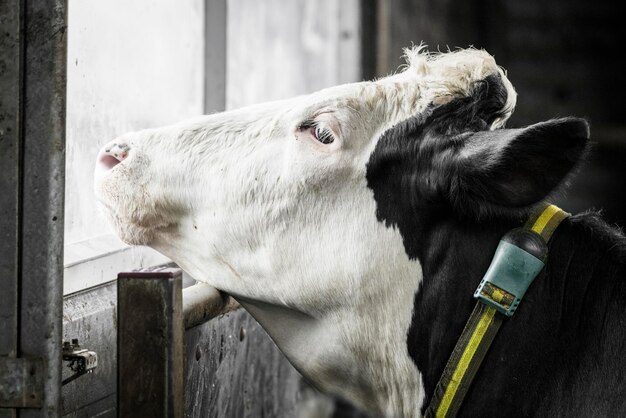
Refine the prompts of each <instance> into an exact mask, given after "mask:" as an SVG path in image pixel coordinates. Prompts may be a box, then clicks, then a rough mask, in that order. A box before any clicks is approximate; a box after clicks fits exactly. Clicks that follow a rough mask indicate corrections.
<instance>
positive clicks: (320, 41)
mask: <svg viewBox="0 0 626 418" xmlns="http://www.w3.org/2000/svg"><path fill="white" fill-rule="evenodd" d="M358 3H359V1H358V0H263V1H259V0H228V9H227V10H228V21H227V22H228V25H227V41H226V42H227V48H228V50H227V61H226V62H227V66H226V74H227V76H226V107H227V108H229V109H232V108H237V107H241V106H244V105H248V104H252V103H258V102H263V101H267V100H276V99H283V98H288V97H292V96H295V95H298V94H304V93H310V92H313V91H316V90H319V89H321V88H324V87H329V86H333V85H336V84H342V83H346V82H353V81H359V77H360V71H359V68H360V65H359V59H360V55H359V33H358V32H359V16H358Z"/></svg>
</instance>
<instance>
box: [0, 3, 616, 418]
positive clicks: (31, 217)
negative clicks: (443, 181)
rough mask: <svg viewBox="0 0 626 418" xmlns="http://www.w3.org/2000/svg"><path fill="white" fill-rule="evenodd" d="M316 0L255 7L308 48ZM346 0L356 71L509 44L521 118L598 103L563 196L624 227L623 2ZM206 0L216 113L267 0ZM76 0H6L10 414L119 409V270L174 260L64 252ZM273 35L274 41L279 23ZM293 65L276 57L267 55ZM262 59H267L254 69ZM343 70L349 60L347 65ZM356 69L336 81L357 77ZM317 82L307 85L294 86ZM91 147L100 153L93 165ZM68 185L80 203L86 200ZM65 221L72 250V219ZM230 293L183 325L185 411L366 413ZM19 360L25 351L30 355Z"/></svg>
mask: <svg viewBox="0 0 626 418" xmlns="http://www.w3.org/2000/svg"><path fill="white" fill-rule="evenodd" d="M309 1H312V0H298V1H297V2H294V4H292V5H291V6H292V8H288V10H290V12H289V13H291V12H293V13H292V14H294V13H295V15H289V16H287V15H283V13H284V14H286V13H287V12H286V11H285V10H286V9H285V8H284V7H283V6H284V4H281V2H280V1H271V2H268V3H267V5H266V6H259V5H256V6H255V7H266V10H264V12H265V13H264V14H258V16H256V17H255V16H252V17H253V18H256V19H257V20H259V22H258V27H260V28H261V29H262V30H263V31H266V32H267V33H270V35H271V34H272V33H273V32H272V30H273V29H272V28H273V26H272V25H277V24H279V23H281V22H283V21H284V22H285V26H287V23H288V22H290V23H291V24H293V27H294V34H295V35H294V37H293V39H291V41H293V43H294V45H295V47H294V48H296V50H297V49H298V48H300V47H302V45H301V44H302V43H303V41H302V39H300V38H298V34H300V32H299V28H300V25H301V23H300V21H298V20H293V19H294V16H295V17H296V18H301V19H303V20H304V17H306V16H304V15H306V14H307V13H309V12H310V13H314V12H316V9H315V7H313V8H312V9H311V7H312V6H311V4H310V3H309ZM341 1H342V0H327V1H325V2H324V5H325V6H332V7H334V8H333V9H332V11H330V12H328V11H327V13H334V14H335V15H336V16H333V18H334V19H335V20H330V21H329V22H330V23H328V22H327V23H326V24H327V25H328V26H323V25H322V26H323V28H327V27H331V26H332V25H335V24H337V25H343V23H342V22H344V16H342V15H341V13H343V12H345V11H346V10H347V11H348V12H347V13H350V16H349V17H350V18H351V20H350V22H353V23H354V25H353V26H350V25H347V26H345V27H344V26H342V28H341V30H338V31H336V32H337V38H336V39H335V38H332V37H331V36H330V35H329V36H328V39H331V38H332V39H331V41H332V42H334V43H336V44H339V43H341V42H345V45H347V47H346V46H345V45H344V44H342V45H344V46H340V47H338V48H337V51H338V55H337V56H339V57H341V58H342V60H343V61H342V62H344V61H345V63H348V64H350V65H352V67H353V68H354V74H356V75H355V76H354V77H355V78H357V79H358V80H365V79H371V78H375V77H380V76H384V75H386V74H389V73H392V72H394V71H396V69H397V68H398V67H399V66H400V65H401V64H403V60H402V58H401V54H402V52H401V51H402V48H404V47H406V46H410V45H411V44H419V43H420V42H424V43H425V44H427V45H428V47H429V49H430V50H437V49H440V50H442V51H444V50H446V49H448V48H450V49H454V48H457V47H462V48H466V47H469V46H473V47H476V48H484V49H486V50H487V51H488V52H490V53H491V54H493V55H494V56H495V58H496V61H497V62H498V64H499V65H501V66H502V67H504V68H505V69H506V71H507V74H508V77H509V78H510V80H511V82H512V83H513V85H514V86H515V88H516V90H517V92H518V103H517V108H516V111H515V113H514V114H513V117H512V119H511V120H510V122H509V123H508V126H509V127H518V126H524V125H527V124H531V123H535V122H539V121H543V120H546V119H549V118H553V117H558V116H568V115H573V116H579V117H584V118H586V119H587V120H588V121H589V122H590V125H591V138H592V140H593V141H594V143H595V144H594V146H593V149H592V152H591V154H590V155H589V158H588V162H587V163H586V164H585V165H584V166H583V167H581V169H580V171H579V172H578V173H577V174H576V175H575V176H574V177H573V178H572V179H571V181H570V183H571V186H570V188H569V191H568V193H567V194H565V195H559V196H556V197H555V201H556V203H557V204H559V205H560V206H561V207H563V208H564V209H566V210H568V211H570V212H573V213H577V212H581V211H586V210H598V211H601V212H602V213H603V216H604V218H605V219H606V220H607V221H608V222H609V223H611V224H615V225H618V226H620V227H626V197H625V196H624V190H626V113H625V112H624V105H623V101H624V97H626V83H624V82H623V80H622V79H621V75H622V73H623V70H622V67H621V65H622V57H621V55H620V54H621V52H622V49H623V45H624V41H625V40H626V37H625V36H624V32H625V31H624V27H623V26H622V25H623V17H622V16H621V14H620V13H619V12H618V11H617V9H618V7H617V6H616V5H615V2H609V1H607V0H599V1H596V2H591V3H590V2H583V1H581V0H554V1H552V2H546V1H539V0H529V1H513V0H504V1H493V0H477V1H460V0H445V1H432V0H397V1H386V0H353V1H351V2H344V3H343V6H341V7H340V6H339V4H340V3H341ZM197 3H198V4H201V5H202V7H203V8H202V12H201V13H200V14H202V19H203V20H202V22H203V25H204V26H203V27H202V28H201V30H200V32H201V35H202V36H203V39H204V40H211V42H206V44H203V45H204V46H203V47H202V48H203V52H204V56H203V58H202V60H203V63H204V66H205V67H204V74H203V75H202V77H201V78H202V83H203V86H204V90H203V91H202V97H201V98H200V101H201V102H202V103H201V105H200V107H201V108H202V109H201V110H202V111H204V112H207V113H208V112H213V111H220V110H224V109H226V108H228V107H229V103H230V104H231V105H232V104H233V103H234V104H239V103H240V101H238V99H237V98H236V97H234V98H228V97H227V92H226V91H227V86H228V85H229V71H230V70H231V68H230V67H228V66H227V65H226V61H227V56H228V51H232V50H236V49H237V48H239V49H243V48H244V47H245V45H237V44H236V43H235V42H234V39H235V38H234V37H233V36H231V37H230V38H229V36H230V35H232V34H233V32H234V31H237V30H243V28H239V29H238V28H237V27H232V26H236V25H234V24H232V22H231V21H230V20H228V19H226V17H227V15H228V14H229V13H231V16H245V17H246V18H247V19H249V18H250V16H248V15H246V14H245V13H244V12H245V11H246V10H244V9H245V8H246V7H247V6H250V7H252V6H251V5H252V4H253V3H256V2H254V1H252V2H249V1H243V0H199V1H198V2H197ZM346 3H347V4H349V5H350V6H349V7H348V6H346ZM73 4H74V1H73V0H43V1H31V0H3V1H2V2H1V3H0V77H1V78H0V155H2V156H3V158H1V159H0V193H2V199H1V200H0V209H1V211H0V213H2V215H3V221H2V223H1V224H0V235H1V236H2V240H1V241H2V242H0V394H1V395H2V396H0V418H16V417H44V416H63V417H68V418H69V417H71V418H79V417H95V416H98V417H114V416H118V413H119V411H118V403H117V402H118V394H119V393H120V392H122V391H123V389H125V388H120V387H119V383H118V380H117V361H118V358H119V355H120V351H122V350H124V349H125V347H119V346H118V341H117V334H116V333H117V331H118V329H117V327H118V319H117V317H116V313H117V297H118V296H117V293H116V283H115V279H116V275H117V273H118V272H120V271H122V270H131V269H134V268H139V267H151V266H153V265H157V264H159V265H160V264H162V263H163V260H162V259H161V258H158V257H157V256H148V255H145V256H144V255H143V253H142V255H141V256H133V254H135V253H132V252H131V250H127V249H126V248H124V249H121V250H120V254H122V253H124V254H127V257H126V256H125V257H126V258H123V260H124V262H125V263H127V264H126V265H125V266H124V267H119V265H117V264H115V265H109V264H107V266H106V268H103V267H98V268H99V269H100V270H97V272H98V273H97V275H98V277H99V278H98V279H97V280H95V281H93V280H91V279H87V278H86V279H85V282H86V283H91V284H88V285H83V284H81V285H76V286H74V285H72V284H71V283H70V284H69V285H68V283H69V282H68V281H67V277H68V272H69V270H72V269H73V270H72V272H73V273H72V274H75V275H88V274H92V275H95V273H94V271H96V270H89V269H88V268H85V269H83V270H79V267H80V266H85V267H88V266H91V264H87V263H84V264H81V263H82V261H81V262H80V263H79V262H78V261H77V262H75V263H68V261H67V260H66V261H65V264H64V262H63V251H64V242H63V237H64V235H63V221H64V216H63V213H64V202H63V196H64V190H66V191H68V190H69V189H70V188H71V187H73V184H74V183H72V182H73V181H75V180H72V182H71V181H70V180H69V178H70V173H69V171H68V174H67V178H66V175H64V174H63V173H64V172H65V171H64V170H65V166H68V167H69V166H70V165H71V161H70V160H71V159H74V158H79V157H78V156H77V155H76V154H72V153H70V152H66V148H65V145H66V141H65V136H66V129H67V134H68V137H69V136H70V135H72V134H73V130H74V128H75V127H74V126H73V125H72V126H70V124H69V123H68V125H67V128H66V125H65V123H66V97H67V101H68V108H70V107H69V105H70V104H71V103H70V102H72V100H74V99H73V96H72V95H71V94H70V92H68V90H67V87H66V86H67V79H66V76H67V73H68V71H69V68H71V67H72V66H76V67H78V66H79V65H82V62H80V63H79V60H78V59H76V60H75V62H74V60H73V58H72V56H68V53H67V32H71V31H72V30H73V28H76V31H77V32H76V33H78V31H80V30H86V29H84V28H82V27H81V25H80V22H73V21H69V22H68V19H67V16H68V9H70V8H71V7H73ZM307 4H308V6H309V8H306V7H305V6H306V5H307ZM154 7H159V3H158V2H157V3H155V6H154ZM181 7H182V6H181ZM342 7H347V8H346V9H343V8H342ZM254 10H257V9H254ZM311 11H312V12H311ZM235 13H238V14H235ZM320 19H322V18H320ZM227 22H229V23H228V24H227ZM318 23H319V22H318ZM73 25H74V26H73ZM228 25H231V27H227V26H228ZM255 27H256V26H255ZM289 28H291V27H289ZM335 29H336V28H335ZM290 30H291V29H290ZM322 32H323V29H322ZM333 33H334V32H333ZM323 35H324V36H325V34H323ZM259 36H260V35H259ZM263 39H269V40H270V41H269V42H271V40H272V37H271V36H269V35H267V36H266V37H264V38H263ZM342 48H343V49H342ZM345 48H352V49H350V50H346V49H345ZM302 49H303V50H304V49H305V48H304V47H302ZM94 50H95V49H94ZM342 51H343V52H342ZM303 54H304V52H303ZM353 57H356V58H354V59H353ZM355 60H356V62H352V61H355ZM323 64H324V63H323V62H322V64H319V63H318V64H317V65H322V66H323ZM330 64H331V63H328V65H330ZM332 64H333V65H337V66H338V67H341V65H342V63H341V62H340V63H332ZM286 65H287V63H285V62H272V63H269V64H268V67H270V68H271V67H272V66H274V67H280V68H282V67H284V66H286ZM311 66H312V67H313V65H311ZM233 67H234V66H233ZM248 70H249V71H250V72H252V73H253V72H254V71H255V68H249V69H248ZM309 70H310V71H311V72H314V71H318V70H319V69H317V68H313V69H309ZM322 70H323V69H322ZM322 70H319V71H322ZM293 71H295V70H293ZM337 71H338V73H341V68H339V69H338V70H337ZM270 72H271V71H270ZM354 74H353V75H354ZM189 77H190V78H193V77H195V75H192V76H189ZM342 77H343V78H342ZM350 77H352V75H349V76H343V75H340V76H339V77H338V78H337V79H332V80H333V82H334V83H337V82H338V81H341V82H344V81H345V80H347V79H348V78H350ZM344 79H345V80H344ZM348 81H357V80H348ZM236 82H237V81H235V82H234V83H236ZM231 83H233V82H232V81H231ZM305 87H306V89H313V88H318V87H319V86H318V85H317V84H315V83H311V84H310V85H309V84H306V86H305ZM277 88H278V87H277ZM303 89H305V88H304V87H303ZM306 89H305V90H306ZM303 92H308V91H296V92H295V93H298V94H299V93H303ZM292 93H294V92H290V93H289V94H292ZM72 94H73V93H72ZM77 96H78V94H77ZM166 99H167V98H164V100H166ZM90 100H91V99H90ZM76 102H77V101H76ZM76 102H73V103H76ZM95 102H96V100H95V99H94V103H95ZM90 103H91V102H90ZM94 108H95V104H94ZM94 112H95V111H94ZM70 113H71V112H70V111H68V119H69V117H70V116H71V115H69V114H70ZM129 126H131V127H136V126H135V125H132V124H130V125H129ZM81 129H86V128H85V127H84V126H83V127H82V128H81ZM120 129H121V128H120ZM42 138H44V139H42ZM49 138H52V139H50V140H45V139H49ZM68 143H69V142H68ZM68 149H69V145H68ZM65 158H67V159H65ZM93 158H95V156H91V155H90V156H89V162H88V164H91V162H92V160H93ZM89 167H91V166H89ZM72 175H74V174H72ZM78 177H80V175H79V176H78ZM89 187H91V186H90V185H89ZM88 190H91V189H88ZM69 192H70V194H66V196H70V197H69V198H68V197H66V200H65V207H66V208H67V207H69V201H71V200H72V199H75V197H73V196H74V195H72V194H71V193H72V191H71V190H69ZM50 196H54V198H52V199H51V198H50ZM74 203H75V202H74ZM74 203H72V206H78V204H76V205H74ZM65 213H66V214H67V213H69V212H67V211H66V212H65ZM72 213H73V212H72ZM90 216H94V217H95V215H94V214H91V213H90V214H89V216H88V217H87V219H88V221H90V220H91V218H90ZM67 218H68V219H65V222H66V223H69V222H71V221H73V219H72V218H73V215H70V216H67ZM65 236H66V242H65V248H66V250H65V251H66V257H67V244H68V243H67V236H68V234H67V232H66V233H65ZM116 245H117V244H116ZM116 251H117V250H116ZM107 254H108V253H107ZM136 254H139V253H136ZM133 257H134V258H133ZM150 257H153V258H150ZM120 259H122V258H120ZM138 259H141V262H138V261H137V260H138ZM104 262H105V263H110V262H109V261H106V260H104ZM129 263H130V264H129ZM132 263H135V264H137V265H134V264H132ZM139 264H141V265H139ZM81 268H82V267H81ZM64 272H65V277H66V283H65V286H66V287H65V289H66V290H65V291H63V276H64ZM74 272H75V273H74ZM185 279H186V282H185V283H187V282H189V283H193V279H191V278H187V277H186V278H185ZM68 286H69V287H68ZM30 289H34V290H32V291H30ZM68 289H69V290H68ZM216 294H217V292H216ZM211 297H214V298H223V295H218V296H211ZM220 301H221V302H220V303H221V305H219V307H217V308H215V310H214V311H213V314H211V315H210V316H215V317H214V318H212V319H211V320H206V319H208V318H205V320H204V321H203V322H200V321H198V322H194V323H192V324H188V326H186V330H185V332H184V336H183V337H181V338H183V339H184V341H185V342H184V358H185V363H184V375H183V376H184V377H183V378H184V381H185V393H184V416H186V417H203V416H210V417H228V418H230V417H262V416H263V417H301V418H331V417H332V418H348V417H354V418H356V417H366V415H365V414H364V413H362V412H359V411H357V410H356V409H354V408H353V407H352V406H350V405H349V404H347V403H346V402H343V401H341V400H337V399H334V398H332V397H329V396H327V395H323V394H321V393H319V392H318V391H316V390H315V389H313V388H312V387H310V386H309V385H308V383H307V382H306V381H305V380H304V379H303V378H302V377H301V376H300V374H298V372H296V371H295V369H293V367H292V366H291V365H290V364H289V363H288V362H287V361H286V360H285V358H284V357H283V356H282V354H281V353H280V352H279V350H278V349H277V348H276V346H275V345H274V344H273V342H272V341H271V340H270V339H269V337H268V336H267V334H266V333H265V331H263V329H262V328H261V327H260V326H259V325H258V324H257V323H256V322H255V321H254V319H252V317H251V316H250V315H249V314H248V313H246V312H245V311H244V310H243V309H239V310H235V311H232V312H229V313H224V310H225V309H224V308H225V307H226V305H227V304H228V301H227V300H221V299H220ZM75 338H76V339H78V340H79V341H80V342H81V344H82V345H84V346H85V347H87V348H88V349H89V350H93V351H94V352H97V353H98V366H97V367H96V368H95V369H94V370H93V373H89V374H85V375H83V376H81V377H79V378H78V379H77V380H75V381H72V382H68V383H67V384H65V385H63V386H62V387H61V384H60V382H61V380H62V379H67V378H68V377H70V375H71V374H72V372H71V371H70V370H69V369H68V368H67V367H65V366H67V364H65V363H63V367H62V366H61V362H60V358H61V347H62V341H71V340H72V339H75ZM20 359H26V360H24V362H23V363H20V361H19V360H20ZM16 365H17V366H16ZM11 367H16V369H15V370H17V369H19V370H20V373H21V370H22V368H23V370H26V368H27V367H31V368H32V369H30V370H35V369H37V370H38V371H37V372H36V373H35V372H33V373H32V375H37V376H38V377H39V378H40V380H39V381H38V382H37V383H36V384H37V385H39V386H38V387H39V390H38V391H37V390H35V391H34V392H32V393H33V395H32V396H33V398H32V399H31V400H30V401H27V400H26V401H25V400H24V399H25V398H26V395H24V394H22V395H23V398H24V399H22V398H19V397H18V396H15V394H14V392H13V391H12V387H10V385H9V384H7V383H6V382H7V380H6V379H5V380H2V379H1V378H2V373H8V372H7V370H13V369H11ZM22 377H23V376H22V375H21V374H20V376H19V378H20V379H21V378H22ZM24 379H26V380H28V378H26V377H24ZM8 385H9V386H8ZM24 393H26V392H24ZM7 394H8V395H7ZM18 398H19V399H18ZM176 416H182V415H176Z"/></svg>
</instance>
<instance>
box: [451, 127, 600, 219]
mask: <svg viewBox="0 0 626 418" xmlns="http://www.w3.org/2000/svg"><path fill="white" fill-rule="evenodd" d="M588 139H589V125H588V124H587V122H586V121H585V120H583V119H578V118H562V119H554V120H550V121H547V122H541V123H537V124H535V125H531V126H528V127H526V128H521V129H497V130H494V131H481V132H475V133H472V134H469V135H468V134H465V135H460V136H458V137H457V138H456V139H455V138H452V139H451V140H453V141H454V140H456V141H458V143H457V144H456V145H457V146H456V147H455V148H456V152H455V153H454V157H453V158H451V159H449V160H448V163H450V164H452V165H453V167H450V166H448V168H449V169H451V171H452V173H454V174H453V175H452V176H449V177H448V179H449V181H450V184H449V189H448V190H449V193H450V195H449V197H450V199H451V201H452V202H453V204H454V206H456V207H457V208H458V209H461V210H462V209H463V208H465V210H467V209H468V208H471V207H474V206H475V205H483V206H485V205H486V206H487V207H486V208H488V207H493V208H511V209H514V208H519V209H522V208H525V207H528V206H530V205H533V204H535V203H537V202H539V201H541V200H543V199H545V198H546V197H547V196H548V195H549V194H550V193H551V192H553V191H554V190H555V189H556V188H557V186H558V185H559V184H561V183H562V182H563V181H564V180H565V178H566V177H567V176H568V174H569V173H570V172H571V171H572V169H573V168H574V167H575V166H576V165H577V164H578V162H579V161H581V160H582V159H583V157H584V155H585V154H586V152H587V149H588V144H589V141H588ZM481 211H482V210H481Z"/></svg>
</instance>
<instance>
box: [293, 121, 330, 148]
mask: <svg viewBox="0 0 626 418" xmlns="http://www.w3.org/2000/svg"><path fill="white" fill-rule="evenodd" d="M307 129H308V130H310V132H311V135H313V137H314V138H315V139H316V140H317V141H319V142H321V143H322V144H332V143H333V141H334V140H335V137H334V136H333V134H332V132H331V131H330V129H328V128H325V127H323V126H320V125H319V123H318V122H316V121H314V120H307V121H304V122H302V123H301V124H300V126H298V130H300V131H304V130H307Z"/></svg>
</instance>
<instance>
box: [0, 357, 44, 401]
mask: <svg viewBox="0 0 626 418" xmlns="http://www.w3.org/2000/svg"><path fill="white" fill-rule="evenodd" d="M43 373H44V362H43V359H41V358H15V357H0V408H41V407H42V406H43Z"/></svg>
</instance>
